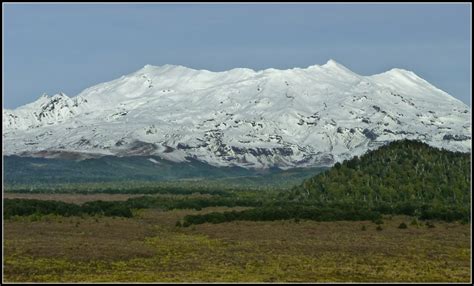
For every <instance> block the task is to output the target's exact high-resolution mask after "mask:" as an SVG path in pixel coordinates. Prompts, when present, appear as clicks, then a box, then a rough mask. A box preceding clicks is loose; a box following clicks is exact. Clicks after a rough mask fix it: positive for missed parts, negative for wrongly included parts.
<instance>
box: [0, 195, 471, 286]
mask: <svg viewBox="0 0 474 286" xmlns="http://www.w3.org/2000/svg"><path fill="white" fill-rule="evenodd" d="M63 196H66V197H67V195H63ZM74 196H76V197H75V198H72V197H71V198H66V200H69V201H74V202H81V201H87V199H85V198H84V197H81V195H74ZM82 196H85V195H82ZM101 196H107V195H101ZM94 199H97V198H94ZM101 199H104V198H101ZM116 199H117V198H114V200H116ZM62 200H64V198H62ZM229 209H230V208H226V207H213V208H205V209H202V210H201V211H195V210H172V211H160V210H157V209H143V210H139V211H137V212H136V213H135V214H134V217H133V218H121V217H88V216H85V217H82V218H81V217H60V216H43V217H40V218H32V217H13V218H11V219H7V220H4V278H3V279H4V281H5V282H79V281H81V282H82V281H87V282H112V281H120V282H127V281H130V282H170V281H173V282H200V281H207V282H283V281H288V282H336V281H337V282H347V281H353V282H405V281H406V282H408V281H410V282H412V281H420V282H421V281H423V282H469V281H470V280H471V274H470V273H471V271H470V270H471V262H470V257H471V248H470V224H461V223H459V222H454V223H447V222H438V221H435V222H433V223H434V226H435V227H434V228H428V227H427V226H426V225H425V224H424V223H418V224H412V223H411V222H412V220H413V219H412V218H410V217H406V216H395V217H385V218H384V220H383V221H384V223H383V224H381V225H380V226H381V228H382V230H376V228H377V226H378V225H376V224H374V223H373V222H369V221H360V222H353V221H351V222H347V221H340V222H316V221H304V220H301V221H299V222H296V221H294V220H287V221H273V222H250V221H245V222H244V221H234V222H229V223H222V224H208V223H205V224H200V225H194V226H190V227H186V228H185V227H176V226H175V223H176V221H178V220H179V219H181V218H182V217H184V216H185V215H186V214H198V213H206V212H211V211H225V210H229ZM232 209H244V208H232ZM402 222H404V223H406V225H407V226H408V227H407V228H406V229H400V228H398V227H399V225H400V224H401V223H402ZM364 229H365V230H364Z"/></svg>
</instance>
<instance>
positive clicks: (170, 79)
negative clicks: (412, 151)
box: [3, 60, 471, 168]
mask: <svg viewBox="0 0 474 286" xmlns="http://www.w3.org/2000/svg"><path fill="white" fill-rule="evenodd" d="M470 112H471V111H470V108H469V107H468V106H466V105H465V104H464V103H462V102H461V101H459V100H457V99H455V98H454V97H452V96H450V95H449V94H448V93H446V92H444V91H442V90H440V89H438V88H436V87H435V86H433V85H431V84H430V83H428V82H427V81H425V80H424V79H422V78H421V77H419V76H417V75H416V74H415V73H413V72H411V71H406V70H403V69H398V68H394V69H391V70H389V71H387V72H384V73H379V74H376V75H371V76H362V75H358V74H356V73H354V72H352V71H351V70H349V69H348V68H346V67H344V66H343V65H341V64H339V63H337V62H336V61H334V60H329V61H328V62H327V63H326V64H324V65H312V66H308V67H307V68H293V69H286V70H278V69H271V68H270V69H264V70H260V71H254V70H252V69H246V68H236V69H231V70H229V71H222V72H211V71H207V70H195V69H191V68H187V67H184V66H179V65H164V66H151V65H146V66H144V67H143V68H142V69H140V70H138V71H135V72H133V73H131V74H128V75H125V76H122V77H120V78H117V79H115V80H112V81H109V82H104V83H100V84H97V85H94V86H92V87H89V88H86V89H84V90H83V91H82V92H80V93H79V94H78V95H77V96H74V97H68V96H67V95H65V94H64V93H59V94H56V95H53V96H51V97H49V96H47V95H45V94H43V95H42V96H41V97H40V98H38V100H36V101H34V102H32V103H29V104H26V105H24V106H21V107H18V108H16V109H13V110H9V109H4V110H3V127H4V132H3V139H4V143H5V144H4V146H5V147H4V153H5V154H7V155H14V154H16V155H23V156H40V157H41V156H46V157H47V156H48V153H49V154H52V153H56V154H57V153H58V152H59V153H60V152H79V153H81V152H82V153H84V154H91V153H98V154H103V155H116V156H128V155H134V156H135V155H140V154H142V155H158V156H160V157H162V158H163V159H165V160H171V161H176V162H180V161H186V158H188V157H192V158H194V159H197V160H201V161H204V162H207V163H209V164H211V165H214V166H241V167H246V168H269V167H279V168H293V167H305V166H307V167H309V166H330V165H332V164H334V163H335V162H338V161H342V160H344V159H348V158H351V157H352V156H356V155H361V154H363V153H364V152H366V151H368V150H370V149H374V148H377V147H378V146H381V145H384V144H386V143H388V142H391V141H394V140H399V139H405V138H406V139H419V140H422V141H424V142H426V143H429V144H431V145H433V146H435V147H442V148H446V149H448V150H453V151H462V152H470V150H471V149H470V143H471V124H470Z"/></svg>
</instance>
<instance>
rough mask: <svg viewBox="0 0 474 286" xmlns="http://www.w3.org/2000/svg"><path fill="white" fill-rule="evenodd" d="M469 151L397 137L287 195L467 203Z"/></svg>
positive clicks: (330, 199)
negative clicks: (453, 149)
mask: <svg viewBox="0 0 474 286" xmlns="http://www.w3.org/2000/svg"><path fill="white" fill-rule="evenodd" d="M470 156H471V155H470V153H460V152H450V151H447V150H443V149H437V148H433V147H431V146H429V145H427V144H425V143H421V142H419V141H411V140H401V141H395V142H392V143H390V144H388V145H385V146H383V147H381V148H379V149H377V150H374V151H370V152H368V153H366V154H365V155H363V156H361V157H360V158H358V157H355V158H353V159H351V160H347V161H344V162H343V163H342V164H340V163H337V164H336V165H335V166H334V167H333V168H331V169H329V170H327V171H326V172H323V173H321V174H318V175H316V176H314V177H312V178H310V179H307V180H305V181H304V182H303V184H302V185H301V186H298V187H295V188H294V189H293V190H292V191H291V192H290V195H289V199H291V200H296V201H308V200H309V201H315V202H319V203H332V202H338V203H342V202H344V203H357V204H361V205H365V206H369V207H376V206H380V205H388V206H391V205H392V206H393V205H394V204H398V205H401V204H404V205H406V204H407V203H408V204H410V205H430V206H432V207H441V208H445V207H462V208H469V203H470V195H471V176H470V162H471V160H470Z"/></svg>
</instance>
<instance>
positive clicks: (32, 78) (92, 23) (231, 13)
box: [3, 4, 471, 108]
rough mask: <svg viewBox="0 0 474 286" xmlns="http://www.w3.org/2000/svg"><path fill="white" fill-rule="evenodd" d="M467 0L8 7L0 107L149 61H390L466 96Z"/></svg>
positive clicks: (69, 90)
mask: <svg viewBox="0 0 474 286" xmlns="http://www.w3.org/2000/svg"><path fill="white" fill-rule="evenodd" d="M470 11H471V6H470V4H416V5H414V4H390V5H389V4H324V5H323V4H298V5H290V4H271V5H269V4H247V5H245V4H232V5H230V4H220V5H219V4H199V5H197V4H184V5H163V4H162V5H151V4H146V5H144V4H142V5H139V4H133V5H127V4H114V5H110V4H101V5H91V4H74V5H71V4H42V5H33V4H3V16H4V18H3V19H4V20H3V21H4V23H3V24H4V25H3V29H4V31H3V32H4V34H3V37H4V38H3V40H4V54H3V59H4V62H3V70H4V73H3V75H4V78H3V80H4V94H3V97H4V107H5V108H15V107H17V106H19V105H23V104H25V103H28V102H31V101H33V100H35V99H36V98H38V97H39V96H40V95H41V94H42V93H43V92H46V93H48V94H50V95H52V94H55V93H57V92H60V91H63V92H65V93H66V94H68V95H69V96H74V95H77V94H78V93H79V92H80V91H82V90H83V89H85V88H87V87H89V86H92V85H94V84H97V83H100V82H104V81H109V80H112V79H115V78H117V77H120V76H121V75H124V74H128V73H131V72H134V71H135V70H138V69H140V68H141V67H143V66H144V65H145V64H151V65H163V64H180V65H184V66H187V67H191V68H197V69H207V70H212V71H222V70H227V69H231V68H235V67H247V68H252V69H256V70H260V69H265V68H270V67H273V68H292V67H307V66H309V65H314V64H324V63H326V62H327V60H328V59H331V58H332V59H334V60H336V61H337V62H339V63H341V64H343V65H345V66H347V67H348V68H350V69H351V70H353V71H354V72H357V73H359V74H362V75H371V74H375V73H380V72H383V71H386V70H389V69H391V68H394V67H398V68H404V69H408V70H412V71H414V72H415V73H416V74H418V75H419V76H421V77H422V78H424V79H426V80H427V81H429V82H431V83H432V84H434V85H435V86H437V87H438V88H441V89H443V90H445V91H446V92H448V93H450V94H451V95H453V96H454V97H456V98H458V99H460V100H462V101H463V102H465V103H466V104H468V105H471V102H470V94H471V66H470V65H471V64H470V63H471V38H470V37H471V36H470V35H471V30H470V27H471V12H470Z"/></svg>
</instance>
